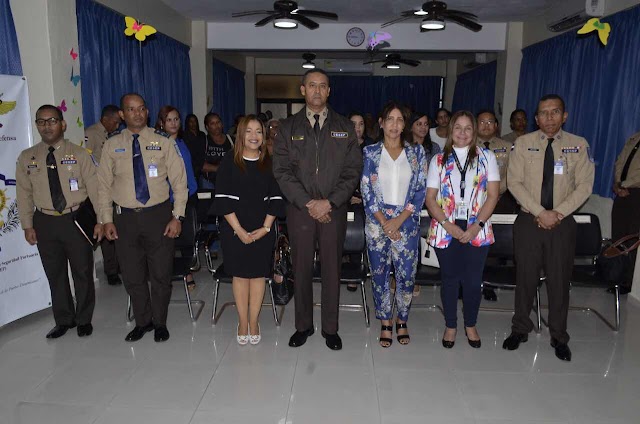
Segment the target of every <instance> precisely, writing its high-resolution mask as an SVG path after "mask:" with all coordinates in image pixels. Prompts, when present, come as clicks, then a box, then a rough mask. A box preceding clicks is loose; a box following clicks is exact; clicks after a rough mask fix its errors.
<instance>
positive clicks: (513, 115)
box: [509, 109, 527, 121]
mask: <svg viewBox="0 0 640 424" xmlns="http://www.w3.org/2000/svg"><path fill="white" fill-rule="evenodd" d="M519 113H522V114H523V115H524V117H525V118H526V117H527V112H525V111H524V109H516V110H514V111H513V112H511V116H510V117H509V121H513V120H514V119H516V115H517V114H519Z"/></svg>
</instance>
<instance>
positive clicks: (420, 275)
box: [393, 211, 444, 314]
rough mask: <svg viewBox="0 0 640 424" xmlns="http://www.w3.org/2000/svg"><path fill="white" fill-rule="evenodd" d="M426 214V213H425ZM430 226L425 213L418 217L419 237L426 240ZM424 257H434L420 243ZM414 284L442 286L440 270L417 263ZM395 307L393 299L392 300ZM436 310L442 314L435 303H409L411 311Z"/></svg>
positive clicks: (432, 252)
mask: <svg viewBox="0 0 640 424" xmlns="http://www.w3.org/2000/svg"><path fill="white" fill-rule="evenodd" d="M425 212H426V211H425ZM430 225H431V217H430V216H429V215H427V214H426V213H423V214H421V215H420V237H421V238H425V239H428V235H429V226H430ZM425 255H435V252H434V251H433V250H429V249H428V248H427V249H424V248H423V247H422V243H421V246H420V257H421V258H422V257H424V256H425ZM415 284H416V285H418V286H430V287H434V288H435V287H439V286H441V285H442V277H441V276H440V268H436V267H433V266H428V265H423V264H422V263H421V262H420V261H419V262H418V268H417V269H416V278H415ZM393 302H394V306H395V298H394V300H393ZM414 308H418V309H438V310H439V311H440V312H441V313H443V314H444V311H443V310H442V305H440V304H437V303H432V304H426V303H416V302H412V303H411V309H414Z"/></svg>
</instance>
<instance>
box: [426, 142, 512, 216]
mask: <svg viewBox="0 0 640 424" xmlns="http://www.w3.org/2000/svg"><path fill="white" fill-rule="evenodd" d="M453 150H455V152H456V155H458V161H460V166H462V167H463V168H464V163H465V161H466V160H467V153H468V152H469V147H468V146H467V147H454V148H453ZM485 153H486V155H487V174H488V175H487V180H488V181H500V168H499V167H498V161H497V160H496V155H495V154H493V152H492V151H486V152H485ZM476 160H477V159H476ZM442 172H444V168H443V169H442ZM477 172H478V167H477V165H476V164H471V163H470V164H469V168H467V173H466V175H465V184H466V188H465V190H464V202H465V203H466V204H467V207H470V206H471V193H472V192H473V178H474V177H475V176H476V173H477ZM461 179H462V175H460V171H459V170H458V166H457V165H454V166H453V171H452V172H451V186H452V187H453V193H454V195H455V199H456V204H457V203H460V202H461V201H462V197H461V196H460V180H461ZM427 187H429V188H437V189H438V190H440V174H439V173H438V161H437V156H434V157H433V159H431V163H430V164H429V171H428V172H427Z"/></svg>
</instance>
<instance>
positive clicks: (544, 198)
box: [540, 138, 553, 210]
mask: <svg viewBox="0 0 640 424" xmlns="http://www.w3.org/2000/svg"><path fill="white" fill-rule="evenodd" d="M547 142H548V143H549V144H547V149H546V150H545V151H544V168H543V169H544V171H543V173H542V193H541V196H540V200H541V201H540V204H541V205H542V207H543V208H545V209H547V210H551V209H553V147H551V143H553V138H548V139H547Z"/></svg>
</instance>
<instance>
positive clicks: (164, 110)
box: [155, 105, 183, 140]
mask: <svg viewBox="0 0 640 424" xmlns="http://www.w3.org/2000/svg"><path fill="white" fill-rule="evenodd" d="M174 111H175V112H176V113H177V114H178V119H180V111H179V110H178V109H176V108H175V107H173V106H171V105H165V106H162V107H161V108H160V111H159V112H158V120H157V121H156V126H155V129H157V130H162V131H164V123H165V121H166V120H167V116H169V114H170V113H171V112H174ZM182 135H183V132H182V122H180V126H179V127H178V134H177V135H176V138H178V139H180V140H182Z"/></svg>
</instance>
